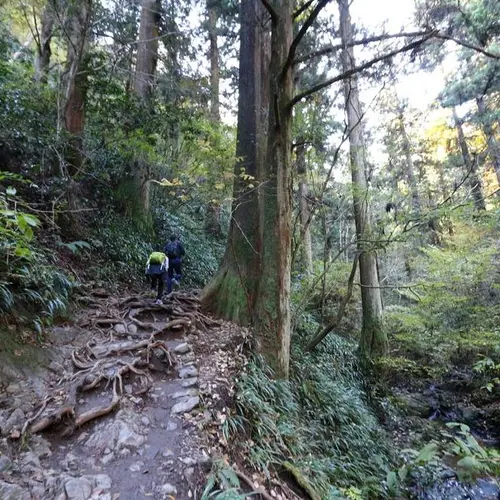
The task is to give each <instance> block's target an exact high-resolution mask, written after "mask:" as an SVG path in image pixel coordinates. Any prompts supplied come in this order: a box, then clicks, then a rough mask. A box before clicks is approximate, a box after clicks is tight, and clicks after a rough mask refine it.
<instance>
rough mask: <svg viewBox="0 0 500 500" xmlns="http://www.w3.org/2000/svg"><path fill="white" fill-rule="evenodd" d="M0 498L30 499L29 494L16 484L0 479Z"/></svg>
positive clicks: (10, 499)
mask: <svg viewBox="0 0 500 500" xmlns="http://www.w3.org/2000/svg"><path fill="white" fill-rule="evenodd" d="M0 498H1V499H2V500H30V499H31V495H30V494H29V493H28V492H27V491H26V490H24V489H23V488H21V487H20V486H18V485H17V484H10V483H6V482H4V481H0Z"/></svg>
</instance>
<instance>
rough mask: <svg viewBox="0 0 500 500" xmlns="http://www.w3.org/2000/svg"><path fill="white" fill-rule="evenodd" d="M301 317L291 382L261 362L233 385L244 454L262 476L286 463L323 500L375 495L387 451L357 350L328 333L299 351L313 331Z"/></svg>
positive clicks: (384, 470)
mask: <svg viewBox="0 0 500 500" xmlns="http://www.w3.org/2000/svg"><path fill="white" fill-rule="evenodd" d="M303 319H304V321H303V322H301V324H300V325H299V328H298V330H297V332H296V333H295V335H294V337H293V342H292V345H293V349H292V362H291V377H290V381H289V382H283V381H278V380H274V379H273V378H272V373H271V372H270V371H269V368H267V367H266V365H265V363H264V362H263V361H262V360H261V359H259V358H255V359H254V360H253V361H252V362H251V363H250V364H249V365H248V366H247V368H246V370H245V372H244V373H243V375H242V376H241V378H240V380H239V382H238V387H237V396H236V401H237V408H238V413H239V415H240V418H243V419H244V421H245V422H246V424H247V427H248V429H247V430H248V432H249V433H250V441H248V440H247V441H246V444H244V445H243V446H244V450H243V451H244V453H245V454H246V455H247V456H248V460H249V462H250V463H251V464H253V465H254V466H256V467H259V468H261V469H263V470H268V469H269V468H270V467H274V468H280V467H283V466H285V467H287V469H290V464H291V465H292V467H294V468H295V469H296V471H297V474H299V473H300V475H301V476H303V479H304V480H305V481H306V482H307V483H308V484H309V485H310V487H311V488H312V490H313V491H314V492H315V494H316V495H318V497H319V498H322V499H327V498H338V496H339V495H340V492H341V491H344V493H345V491H347V490H349V489H351V488H353V490H352V491H354V490H356V489H358V488H359V489H360V492H362V494H363V495H365V496H367V495H368V496H370V495H371V496H375V495H377V494H381V491H382V481H383V479H384V478H385V475H386V473H387V470H388V467H389V463H390V458H389V457H390V452H389V448H388V444H387V440H386V437H385V434H384V432H383V431H382V429H381V428H380V426H379V425H378V423H377V419H376V418H375V416H374V414H373V413H372V411H371V409H370V407H369V405H368V403H367V401H366V399H365V393H364V391H363V382H362V376H361V373H360V372H359V370H358V369H357V359H356V354H355V348H356V346H355V345H354V344H353V343H351V342H349V341H346V340H345V339H342V338H341V337H338V336H336V335H330V336H328V337H327V339H325V341H324V342H323V343H322V344H320V346H318V348H317V349H316V350H315V351H314V352H313V353H305V352H304V347H305V343H306V340H307V337H308V335H310V334H311V333H312V332H313V331H314V329H315V326H317V325H315V324H314V322H313V321H312V320H311V318H310V317H308V316H305V317H304V318H303ZM234 429H235V430H237V429H238V426H237V425H236V426H234ZM287 464H288V465H287Z"/></svg>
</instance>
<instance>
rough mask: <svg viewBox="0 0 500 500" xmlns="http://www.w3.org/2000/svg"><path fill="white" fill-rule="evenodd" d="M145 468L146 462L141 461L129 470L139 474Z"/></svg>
mask: <svg viewBox="0 0 500 500" xmlns="http://www.w3.org/2000/svg"><path fill="white" fill-rule="evenodd" d="M143 467H144V462H142V461H141V460H139V461H138V462H134V463H133V464H132V465H131V466H130V467H129V468H128V470H129V471H130V472H139V471H140V470H141V469H142V468H143Z"/></svg>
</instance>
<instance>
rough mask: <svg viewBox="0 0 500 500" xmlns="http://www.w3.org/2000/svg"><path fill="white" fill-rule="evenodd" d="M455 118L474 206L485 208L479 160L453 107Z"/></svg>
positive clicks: (479, 208) (478, 208) (480, 208)
mask: <svg viewBox="0 0 500 500" xmlns="http://www.w3.org/2000/svg"><path fill="white" fill-rule="evenodd" d="M453 119H454V120H455V126H456V128H457V135H458V145H459V147H460V151H461V152H462V159H463V162H464V165H465V168H466V169H467V174H468V175H469V186H470V188H471V191H472V197H473V199H474V207H475V208H476V210H485V209H486V205H485V203H484V196H483V186H482V184H481V177H480V174H479V172H478V168H477V162H476V161H475V160H473V159H472V158H471V156H470V153H469V146H468V145H467V141H466V139H465V134H464V130H463V127H462V121H461V120H460V118H459V117H458V115H457V111H456V109H455V108H453Z"/></svg>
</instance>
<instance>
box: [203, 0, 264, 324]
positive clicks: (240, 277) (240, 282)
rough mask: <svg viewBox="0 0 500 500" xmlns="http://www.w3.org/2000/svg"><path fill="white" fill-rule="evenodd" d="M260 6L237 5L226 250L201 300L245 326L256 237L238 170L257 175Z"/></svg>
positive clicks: (251, 201) (253, 200)
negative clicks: (231, 184) (230, 196)
mask: <svg viewBox="0 0 500 500" xmlns="http://www.w3.org/2000/svg"><path fill="white" fill-rule="evenodd" d="M260 13H261V8H260V4H259V2H255V1H254V0H242V2H241V7H240V22H241V29H240V62H239V64H240V67H239V98H238V126H237V137H236V157H237V158H238V160H237V162H236V164H235V167H234V189H233V203H232V210H231V222H230V228H229V235H228V241H227V246H226V252H225V255H224V258H223V260H222V263H221V266H220V268H219V270H218V272H217V274H216V276H215V277H214V278H213V280H212V281H211V282H210V283H209V284H208V286H207V287H206V288H205V289H204V291H203V294H202V302H203V304H204V306H205V307H206V308H208V309H209V310H211V311H213V312H214V313H215V314H217V315H218V316H220V317H223V318H226V319H229V320H232V321H235V322H237V323H239V324H243V325H249V324H250V323H251V322H252V319H253V310H254V305H255V294H256V288H257V281H258V278H259V272H260V253H261V240H260V231H259V210H258V206H259V203H258V197H257V191H256V189H249V188H248V187H247V186H248V181H246V180H245V179H243V178H242V177H241V175H240V174H241V173H242V172H244V173H245V174H247V175H250V176H252V177H254V178H255V179H258V175H259V170H260V167H259V165H258V163H259V160H260V159H261V158H260V150H261V146H260V145H259V128H260V125H261V122H260V120H261V118H262V111H261V106H262V102H261V97H262V93H261V82H262V77H261V69H262V67H261V50H262V44H261V41H262V31H261V19H260Z"/></svg>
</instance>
